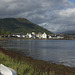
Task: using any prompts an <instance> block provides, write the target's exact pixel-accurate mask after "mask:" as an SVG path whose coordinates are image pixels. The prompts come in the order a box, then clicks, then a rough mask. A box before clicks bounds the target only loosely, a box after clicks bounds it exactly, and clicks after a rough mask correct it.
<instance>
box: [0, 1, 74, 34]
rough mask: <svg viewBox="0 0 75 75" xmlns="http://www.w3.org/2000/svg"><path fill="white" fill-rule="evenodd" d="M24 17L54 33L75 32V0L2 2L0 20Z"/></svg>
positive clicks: (0, 2) (0, 3)
mask: <svg viewBox="0 0 75 75" xmlns="http://www.w3.org/2000/svg"><path fill="white" fill-rule="evenodd" d="M10 17H13V18H16V17H23V18H26V19H28V20H30V21H31V22H33V23H35V24H38V25H40V26H42V27H44V28H46V29H48V30H50V31H52V32H54V33H58V32H64V31H71V30H75V0H0V18H10Z"/></svg>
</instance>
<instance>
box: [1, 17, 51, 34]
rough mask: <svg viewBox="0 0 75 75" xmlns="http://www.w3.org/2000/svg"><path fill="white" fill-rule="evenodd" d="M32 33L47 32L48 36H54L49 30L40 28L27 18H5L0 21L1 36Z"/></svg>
mask: <svg viewBox="0 0 75 75" xmlns="http://www.w3.org/2000/svg"><path fill="white" fill-rule="evenodd" d="M31 32H36V33H38V32H41V33H43V32H46V33H47V34H52V32H50V31H48V30H47V29H45V28H43V27H40V26H38V25H36V24H34V23H32V22H30V21H28V20H27V19H25V18H4V19H0V34H3V33H5V34H6V33H7V34H9V33H21V34H26V33H31Z"/></svg>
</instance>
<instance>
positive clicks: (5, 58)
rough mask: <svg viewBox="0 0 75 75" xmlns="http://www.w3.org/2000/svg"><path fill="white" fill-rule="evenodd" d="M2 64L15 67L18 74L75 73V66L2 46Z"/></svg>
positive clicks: (57, 74) (70, 74)
mask: <svg viewBox="0 0 75 75" xmlns="http://www.w3.org/2000/svg"><path fill="white" fill-rule="evenodd" d="M0 64H4V65H6V66H8V67H10V68H12V69H14V70H15V71H16V72H17V73H18V75H75V68H70V67H67V66H63V65H56V64H53V63H47V62H45V61H42V60H35V59H32V58H31V57H26V56H23V55H21V54H20V55H19V54H18V53H15V52H10V51H8V50H4V49H3V48H0Z"/></svg>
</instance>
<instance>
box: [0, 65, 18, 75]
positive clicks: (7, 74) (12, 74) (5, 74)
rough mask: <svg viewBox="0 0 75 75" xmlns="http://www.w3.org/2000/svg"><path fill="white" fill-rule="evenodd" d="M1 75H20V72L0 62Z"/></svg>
mask: <svg viewBox="0 0 75 75" xmlns="http://www.w3.org/2000/svg"><path fill="white" fill-rule="evenodd" d="M0 75H18V74H17V72H16V71H15V70H13V69H12V68H9V67H6V66H4V65H3V64H0Z"/></svg>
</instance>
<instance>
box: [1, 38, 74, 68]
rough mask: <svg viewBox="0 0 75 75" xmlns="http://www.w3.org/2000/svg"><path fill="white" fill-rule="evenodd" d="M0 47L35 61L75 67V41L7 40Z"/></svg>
mask: <svg viewBox="0 0 75 75" xmlns="http://www.w3.org/2000/svg"><path fill="white" fill-rule="evenodd" d="M0 45H1V46H2V47H3V48H5V49H7V50H12V51H17V52H19V53H21V54H23V55H27V56H31V57H33V58H34V59H38V60H44V61H48V62H53V63H57V64H64V65H66V66H70V67H75V40H23V39H21V40H6V41H2V42H0Z"/></svg>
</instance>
